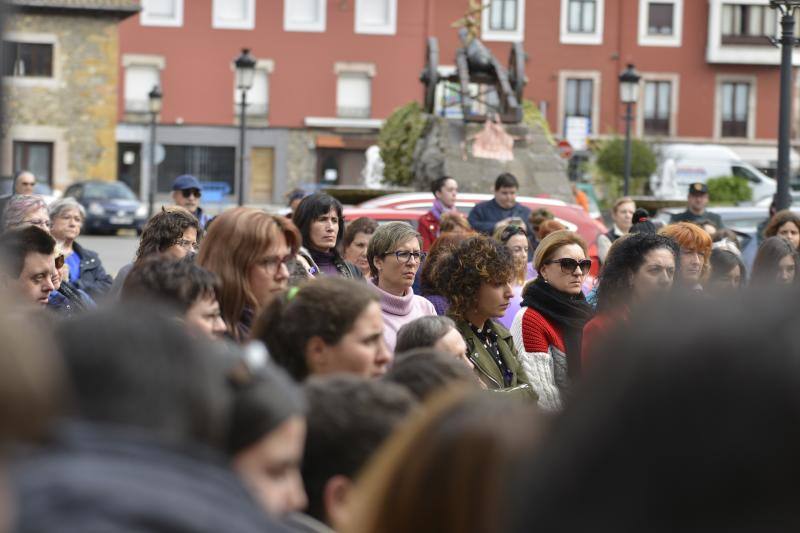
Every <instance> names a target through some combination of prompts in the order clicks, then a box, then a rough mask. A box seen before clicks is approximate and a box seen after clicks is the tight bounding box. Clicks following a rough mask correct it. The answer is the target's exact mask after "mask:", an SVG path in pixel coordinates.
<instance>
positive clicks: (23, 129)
mask: <svg viewBox="0 0 800 533" xmlns="http://www.w3.org/2000/svg"><path fill="white" fill-rule="evenodd" d="M117 24H118V19H117V18H115V17H103V16H67V15H51V14H17V15H12V16H9V17H8V20H7V25H6V32H7V35H8V38H10V39H15V38H16V37H18V36H21V38H23V39H26V40H28V39H27V38H26V36H30V37H31V40H34V39H36V38H37V37H39V38H44V39H52V40H53V41H52V42H54V52H53V56H54V57H53V78H52V79H32V78H5V79H4V91H3V99H4V104H5V106H6V107H5V108H6V121H5V122H6V123H5V124H4V129H3V131H4V139H3V144H4V156H5V157H4V161H3V173H4V174H8V173H10V171H11V158H10V157H8V156H10V152H11V143H12V141H13V140H14V139H17V140H28V141H32V140H42V141H50V142H54V144H55V147H54V148H55V149H54V165H53V167H54V169H53V183H54V186H55V187H56V188H59V189H63V188H64V187H66V186H67V185H69V184H70V183H72V182H73V181H77V180H81V179H103V180H114V179H116V175H117V143H116V132H115V128H116V122H117V94H118V92H117V84H118V72H119V69H118V65H117V63H118V57H119V54H118V48H119V40H118V32H117ZM44 42H49V41H44ZM37 132H38V133H39V134H40V135H41V136H40V137H39V138H38V139H37V138H36V137H37ZM47 132H51V134H48V133H47ZM52 132H55V134H52ZM52 135H54V136H55V138H53V137H52ZM64 159H66V160H64Z"/></svg>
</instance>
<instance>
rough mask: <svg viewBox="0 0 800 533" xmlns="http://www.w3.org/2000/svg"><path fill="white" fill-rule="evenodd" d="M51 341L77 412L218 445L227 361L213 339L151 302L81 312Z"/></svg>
mask: <svg viewBox="0 0 800 533" xmlns="http://www.w3.org/2000/svg"><path fill="white" fill-rule="evenodd" d="M57 340H58V343H59V347H60V348H61V352H62V354H63V358H64V361H65V363H66V367H67V372H68V375H69V377H70V378H71V379H70V381H71V384H72V390H73V393H74V396H75V404H76V407H77V415H78V416H79V417H80V418H82V419H84V420H88V421H91V422H95V423H101V424H112V425H115V426H128V427H131V428H138V429H142V430H146V431H147V432H149V433H151V434H153V435H156V436H158V437H159V438H160V439H163V440H165V441H167V442H172V443H175V444H187V443H192V442H202V443H204V444H206V445H210V446H213V447H215V448H216V449H219V450H223V449H224V438H225V430H226V425H227V418H228V409H229V405H230V401H229V392H228V389H227V387H226V384H225V380H224V378H223V376H224V372H225V367H226V365H227V364H228V363H227V362H226V358H225V357H224V356H223V354H222V353H221V352H220V351H219V350H220V349H221V348H219V347H217V346H216V345H215V344H213V343H202V342H200V341H198V340H195V339H193V338H191V337H190V336H189V335H188V333H186V332H185V331H184V328H181V327H177V325H176V322H175V321H174V320H172V319H170V318H169V315H168V314H164V313H163V312H161V311H160V310H159V309H158V307H155V308H154V306H152V305H148V306H134V305H132V306H126V307H124V308H106V309H102V310H97V311H92V312H89V313H85V314H82V315H80V316H78V317H76V318H75V319H74V320H72V321H70V322H69V323H66V322H65V323H62V325H61V326H60V327H59V328H58V329H57Z"/></svg>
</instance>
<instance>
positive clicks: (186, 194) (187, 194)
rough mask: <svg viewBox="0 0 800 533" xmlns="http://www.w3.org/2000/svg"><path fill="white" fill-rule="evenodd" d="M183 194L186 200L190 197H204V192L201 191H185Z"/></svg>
mask: <svg viewBox="0 0 800 533" xmlns="http://www.w3.org/2000/svg"><path fill="white" fill-rule="evenodd" d="M181 194H182V195H183V197H184V198H189V197H190V196H194V197H195V198H200V197H201V196H203V193H202V191H200V189H183V190H182V191H181Z"/></svg>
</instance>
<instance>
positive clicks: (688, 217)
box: [669, 209, 725, 229]
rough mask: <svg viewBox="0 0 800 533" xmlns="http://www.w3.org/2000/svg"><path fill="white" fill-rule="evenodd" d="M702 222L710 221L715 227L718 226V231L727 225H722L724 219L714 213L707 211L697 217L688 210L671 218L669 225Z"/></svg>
mask: <svg viewBox="0 0 800 533" xmlns="http://www.w3.org/2000/svg"><path fill="white" fill-rule="evenodd" d="M701 220H708V221H709V222H711V223H712V224H714V226H716V227H717V229H722V228H724V227H725V224H723V223H722V218H721V217H720V216H719V215H718V214H716V213H712V212H711V211H705V212H704V213H703V214H702V215H695V214H694V213H692V212H691V211H689V210H688V209H687V210H686V211H684V212H683V213H677V214H675V215H672V217H670V219H669V223H670V224H674V223H676V222H693V223H697V222H700V221H701Z"/></svg>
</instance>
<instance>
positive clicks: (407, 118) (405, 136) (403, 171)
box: [378, 102, 428, 186]
mask: <svg viewBox="0 0 800 533" xmlns="http://www.w3.org/2000/svg"><path fill="white" fill-rule="evenodd" d="M427 123H428V119H427V117H426V116H425V114H424V113H423V112H422V107H421V106H420V105H419V104H418V103H417V102H411V103H410V104H407V105H404V106H403V107H400V108H397V109H395V111H394V112H393V113H392V114H391V115H390V116H389V118H387V119H386V122H384V124H383V127H382V128H381V131H380V133H379V134H378V147H379V148H380V149H381V158H382V159H383V163H384V165H385V166H384V169H383V181H384V182H385V183H388V184H390V185H400V186H406V185H411V184H412V183H413V181H414V174H413V172H412V170H411V169H412V166H413V161H414V148H416V146H417V141H418V140H419V138H420V137H421V136H422V133H423V132H424V131H425V126H426V125H427Z"/></svg>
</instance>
